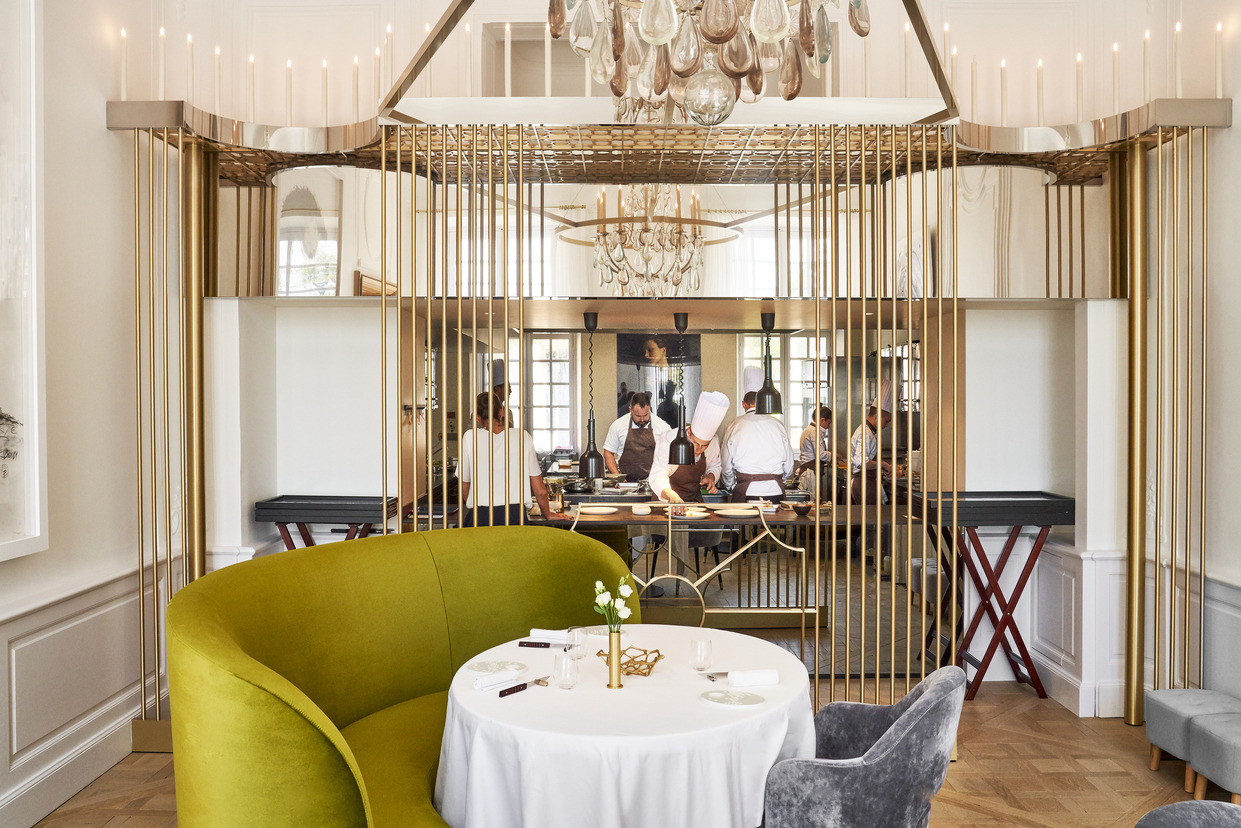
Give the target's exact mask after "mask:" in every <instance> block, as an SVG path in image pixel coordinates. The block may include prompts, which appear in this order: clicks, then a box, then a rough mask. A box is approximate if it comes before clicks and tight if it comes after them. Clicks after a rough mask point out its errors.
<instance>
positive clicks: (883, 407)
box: [849, 380, 892, 503]
mask: <svg viewBox="0 0 1241 828" xmlns="http://www.w3.org/2000/svg"><path fill="white" fill-rule="evenodd" d="M890 422H892V382H891V380H885V381H884V383H883V385H881V386H880V387H879V396H877V397H876V398H875V399H874V400H873V401H872V402H871V404H870V409H869V410H868V411H867V412H866V419H865V420H863V421H862V424H861V425H859V426H858V427H857V429H856V430H855V431H854V432H853V437H852V439H850V440H849V472H850V480H849V498H850V500H852V501H853V502H854V503H887V502H888V492H887V491H886V489H885V486H884V484H883V482H882V478H883V477H889V476H891V475H892V467H891V466H890V465H889V464H888V463H887V462H886V461H884V460H880V459H879V458H878V457H877V456H876V455H877V454H878V448H879V443H878V440H877V439H876V436H875V435H876V434H877V433H878V432H879V430H880V429H883V428H887V427H888V424H889V423H890ZM863 477H865V478H866V480H865V484H863V481H862V478H863ZM863 488H865V489H866V491H865V492H863V491H862V489H863Z"/></svg>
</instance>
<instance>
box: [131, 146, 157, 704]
mask: <svg viewBox="0 0 1241 828" xmlns="http://www.w3.org/2000/svg"><path fill="white" fill-rule="evenodd" d="M141 144H142V130H140V129H135V130H134V412H135V414H136V415H137V416H136V418H135V424H136V428H135V430H134V460H135V469H134V480H135V481H136V482H137V497H136V503H137V506H138V543H137V546H138V669H139V671H140V673H139V675H140V676H141V678H140V679H139V681H138V694H139V696H140V697H141V700H142V710H141V714H140V716H139V718H142V719H145V718H146V717H147V644H146V634H147V626H146V625H147V622H146V565H147V559H146V508H145V506H146V498H145V494H146V492H145V488H146V487H145V486H144V485H143V478H144V475H143V468H142V420H143V416H142V410H143V408H144V406H143V398H142V321H143V320H142V193H141V190H142V158H141ZM147 232H148V233H149V232H150V228H149V226H148V229H147ZM147 263H148V264H150V259H148V260H147ZM152 519H154V515H152Z"/></svg>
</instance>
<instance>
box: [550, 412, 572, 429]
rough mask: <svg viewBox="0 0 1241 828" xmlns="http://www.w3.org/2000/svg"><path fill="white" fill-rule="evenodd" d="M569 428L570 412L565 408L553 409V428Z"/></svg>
mask: <svg viewBox="0 0 1241 828" xmlns="http://www.w3.org/2000/svg"><path fill="white" fill-rule="evenodd" d="M568 427H569V412H568V410H566V409H564V408H554V409H552V428H555V429H567V428H568Z"/></svg>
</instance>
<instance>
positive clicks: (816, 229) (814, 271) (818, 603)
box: [797, 124, 836, 710]
mask: <svg viewBox="0 0 1241 828" xmlns="http://www.w3.org/2000/svg"><path fill="white" fill-rule="evenodd" d="M822 152H823V147H822V129H821V128H820V126H819V125H818V124H815V125H814V181H813V183H812V185H811V198H812V202H811V208H810V243H811V248H810V280H811V282H810V296H811V298H813V299H814V348H815V351H814V389H815V400H814V404H815V410H814V413H813V414H811V415H810V420H811V422H813V423H815V424H816V425H817V424H818V422H819V411H818V406H819V400H818V396H819V388H820V384H819V382H820V377H821V376H822V361H823V351H822V348H821V345H820V341H821V338H822V335H823V303H822V301H821V298H822V297H821V295H820V293H819V268H821V267H822V266H823V258H822V256H820V255H819V252H820V251H819V244H820V240H821V238H822V233H823V229H822V224H821V223H820V219H821V215H820V212H819V210H820V204H819V198H820V189H819V188H820V187H821V186H822V177H821V167H822ZM801 196H802V183H801V181H798V182H797V205H798V206H797V211H798V212H797V219H798V221H797V231H798V233H799V238H798V242H799V250H804V248H802V247H800V245H801V244H802V243H804V242H803V241H802V239H801V238H800V233H801V232H802V229H803V225H802V223H801V219H802V212H801V211H802V207H801V201H802V198H801ZM799 272H800V268H799ZM798 285H799V289H800V290H801V292H802V295H803V296H804V295H805V283H804V276H803V277H802V278H800V279H799V282H798ZM832 390H833V391H834V390H835V389H834V388H833V389H832ZM800 460H801V458H800V457H798V461H800ZM814 475H815V478H814V479H815V485H814V487H813V489H812V492H813V494H812V495H811V498H812V501H813V502H814V528H813V529H812V530H811V531H812V532H814V539H813V543H807V544H806V545H805V546H806V550H807V551H808V552H809V553H810V554H812V555H814V587H813V588H811V586H810V584H806V585H805V591H804V592H803V598H802V608H803V614H802V617H801V618H802V639H803V640H805V635H806V633H805V629H806V616H805V614H804V613H805V606H806V603H807V601H813V602H814V603H813V604H811V606H813V607H814V697H813V699H812V700H811V704H812V705H813V706H814V709H815V710H818V709H819V679H820V676H821V675H822V669H821V667H820V664H819V642H820V632H821V631H822V626H823V618H822V617H821V616H820V615H819V611H820V608H821V607H822V606H823V601H822V598H821V597H820V585H819V584H820V581H819V579H820V578H821V577H822V571H821V570H822V566H823V562H822V559H821V557H820V554H821V552H822V550H821V548H820V547H821V541H822V537H823V515H822V514H821V513H820V511H819V500H821V499H822V496H823V492H822V489H823V441H822V440H820V439H818V438H817V436H816V439H815V442H814ZM805 558H806V556H805V555H803V556H802V581H803V583H804V582H805V580H806V570H805ZM835 672H836V671H835V669H833V670H832V673H833V674H835Z"/></svg>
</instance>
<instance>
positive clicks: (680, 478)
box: [668, 452, 707, 503]
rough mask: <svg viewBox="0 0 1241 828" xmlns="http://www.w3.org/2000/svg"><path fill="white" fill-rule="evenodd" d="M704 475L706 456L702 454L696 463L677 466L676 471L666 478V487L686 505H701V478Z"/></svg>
mask: <svg viewBox="0 0 1241 828" xmlns="http://www.w3.org/2000/svg"><path fill="white" fill-rule="evenodd" d="M706 473H707V455H706V452H703V455H702V457H699V458H698V462H697V463H694V464H693V465H690V466H677V470H676V471H674V472H673V473H672V476H671V477H669V478H668V485H670V486H671V487H672V491H674V492H676V493H677V494H678V495H680V497H681V500H684V501H685V502H686V503H702V476H703V475H704V474H706Z"/></svg>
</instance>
